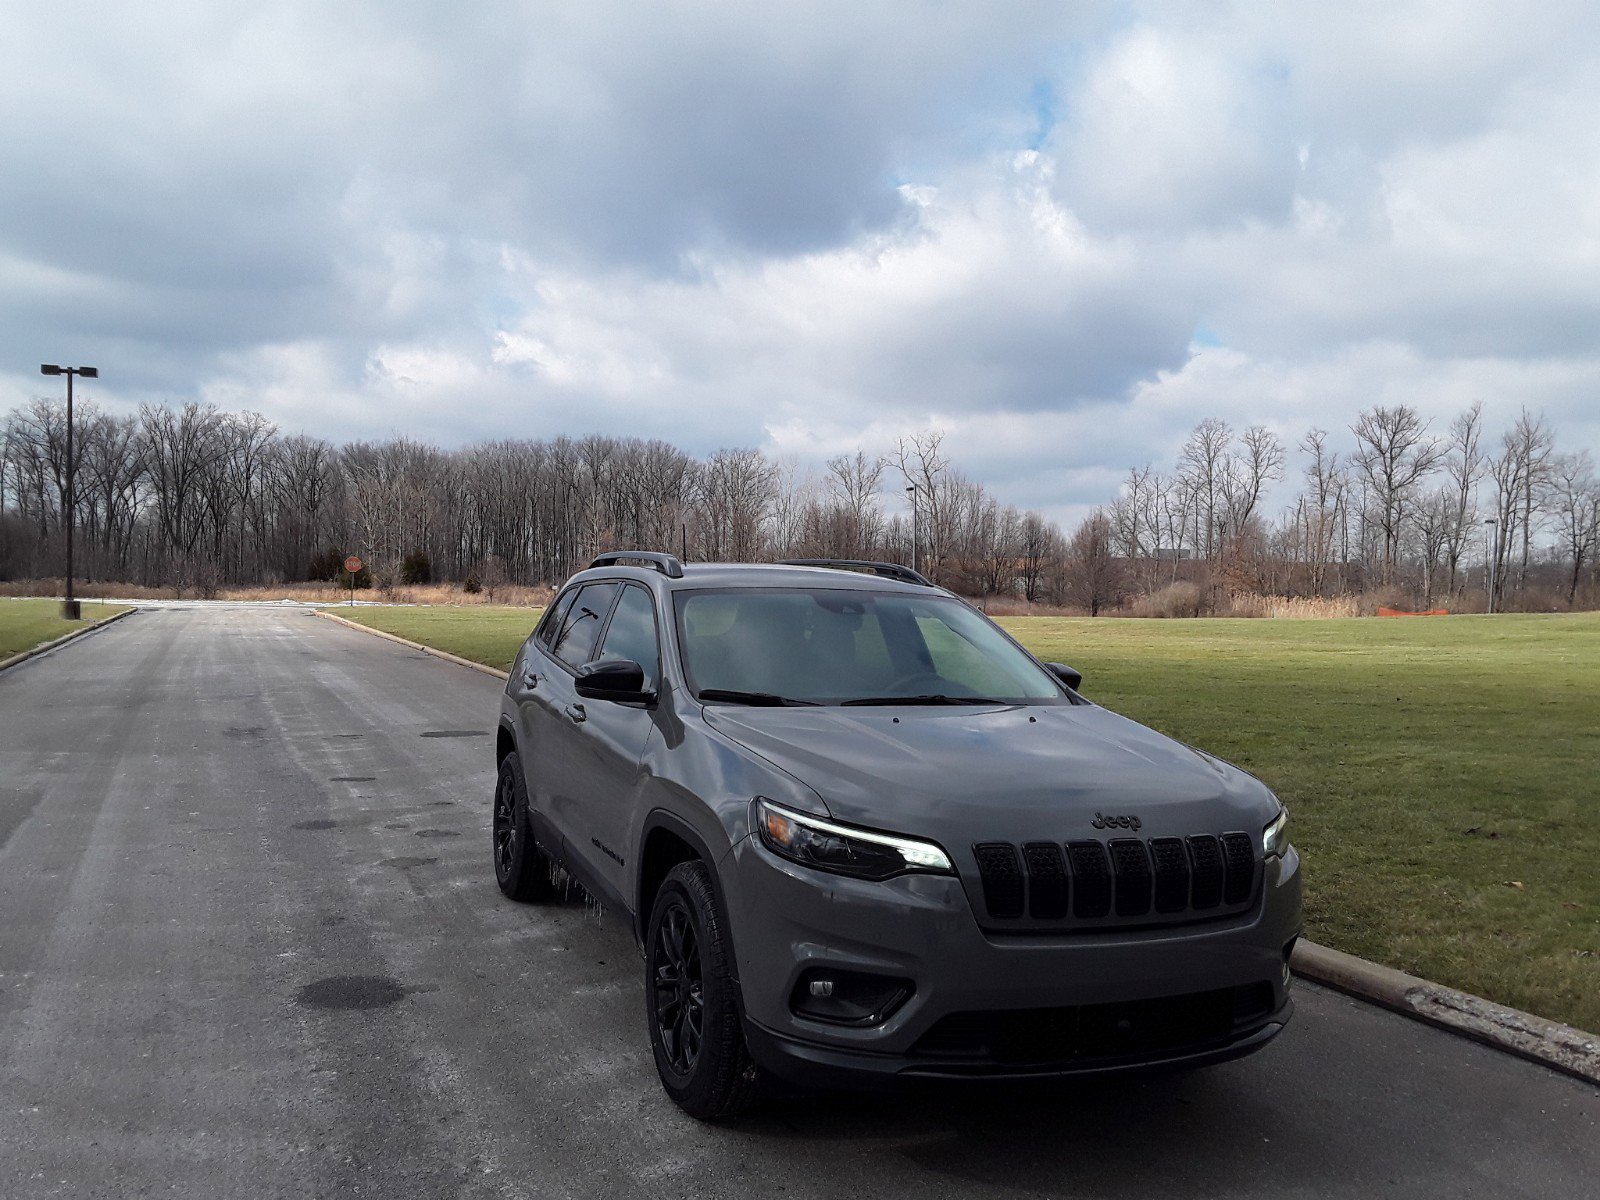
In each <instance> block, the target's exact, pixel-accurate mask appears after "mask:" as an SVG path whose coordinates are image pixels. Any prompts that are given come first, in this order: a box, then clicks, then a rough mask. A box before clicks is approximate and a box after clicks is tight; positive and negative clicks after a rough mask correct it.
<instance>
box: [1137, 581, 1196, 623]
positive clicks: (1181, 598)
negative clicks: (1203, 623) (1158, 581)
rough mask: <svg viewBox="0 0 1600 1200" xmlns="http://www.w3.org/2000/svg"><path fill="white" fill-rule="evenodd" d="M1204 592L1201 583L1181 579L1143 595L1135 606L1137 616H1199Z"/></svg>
mask: <svg viewBox="0 0 1600 1200" xmlns="http://www.w3.org/2000/svg"><path fill="white" fill-rule="evenodd" d="M1201 599H1202V593H1201V591H1200V585H1199V584H1197V583H1190V582H1189V581H1188V580H1187V579H1180V580H1178V582H1176V583H1169V584H1167V586H1166V587H1164V588H1162V589H1161V590H1160V591H1159V592H1152V593H1151V594H1150V595H1148V596H1141V597H1140V598H1139V600H1138V601H1137V602H1136V603H1135V604H1134V606H1133V615H1134V616H1136V617H1198V616H1199V615H1200V603H1201Z"/></svg>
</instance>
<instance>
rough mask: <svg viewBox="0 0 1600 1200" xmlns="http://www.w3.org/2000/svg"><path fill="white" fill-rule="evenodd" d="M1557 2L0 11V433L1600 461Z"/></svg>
mask: <svg viewBox="0 0 1600 1200" xmlns="http://www.w3.org/2000/svg"><path fill="white" fill-rule="evenodd" d="M1583 18H1584V6H1582V5H1578V4H1566V3H1551V4H1543V5H1517V6H1509V5H1508V6H1494V5H1482V6H1475V7H1474V8H1473V9H1472V10H1471V11H1470V12H1467V11H1464V10H1460V9H1458V8H1457V7H1454V6H1444V7H1441V6H1437V5H1432V4H1410V5H1355V6H1347V7H1343V8H1338V9H1329V10H1325V9H1320V8H1319V9H1312V10H1307V9H1299V10H1296V11H1293V12H1291V11H1290V10H1285V9H1281V8H1271V7H1269V8H1260V7H1257V6H1241V7H1239V8H1237V9H1233V8H1229V9H1219V8H1218V7H1217V6H1215V5H1212V4H1196V5H1160V6H1148V7H1146V6H1141V5H1132V6H1125V5H1110V4H1108V5H1105V6H1099V5H1094V6H1082V7H1079V6H1074V7H1073V9H1072V10H1071V12H1070V14H1069V15H1066V16H1063V15H1062V14H1061V11H1060V8H1059V6H1052V5H1042V4H1041V5H1031V4H1030V5H1005V6H1000V7H995V6H971V7H969V8H959V7H958V8H953V7H951V6H949V5H944V4H934V3H915V4H904V5H892V6H867V7H866V8H863V7H862V6H859V5H854V6H851V5H838V6H831V7H806V8H804V9H788V8H771V7H770V6H769V7H766V8H750V7H748V6H733V5H729V6H704V5H689V4H685V5H661V6H647V7H640V6H627V5H592V6H591V5H585V6H577V7H575V6H571V5H557V4H548V5H536V6H529V5H525V4H509V3H505V4H491V5H482V6H470V7H468V8H464V9H458V10H449V11H447V10H443V9H440V8H438V7H437V6H432V5H422V4H384V5H375V4H372V5H361V4H351V5H340V6H334V7H329V6H325V5H310V4H304V5H295V4H278V5H267V6H258V7H254V8H250V9H231V10H230V9H229V8H228V6H213V7H208V8H203V9H195V8H192V7H190V6H181V5H169V4H155V5H147V6H140V7H139V8H137V9H118V8H115V7H112V8H107V7H105V6H89V5H82V6H76V5H71V4H68V5H59V4H52V5H48V6H45V5H22V6H20V7H19V6H13V8H12V9H10V10H8V14H7V17H6V21H5V29H4V37H3V38H0V109H3V111H5V112H6V113H7V114H8V119H7V121H6V122H5V123H4V125H3V126H0V161H3V162H5V163H7V164H8V167H9V168H10V169H8V170H7V171H5V172H0V405H3V404H9V403H11V402H14V401H16V400H18V399H21V398H25V397H27V396H30V395H34V394H38V392H39V391H40V390H41V389H40V387H39V385H38V383H37V381H36V378H35V377H33V376H32V374H31V372H32V371H33V370H34V369H35V366H34V364H36V363H37V362H38V361H39V360H40V359H41V358H76V359H78V360H80V361H97V362H98V363H99V364H100V365H101V366H102V367H103V368H104V369H105V380H104V383H103V388H104V391H103V395H104V396H105V397H106V398H107V399H108V400H110V402H112V403H117V402H122V403H133V402H136V401H137V400H139V399H143V398H147V397H163V398H171V399H177V400H182V399H186V398H190V397H193V396H202V397H205V398H208V399H213V400H215V401H217V402H218V403H226V404H228V405H230V406H235V407H252V408H257V409H260V410H261V411H264V412H266V413H267V414H268V415H269V416H271V417H272V418H273V419H275V420H277V421H279V422H280V423H281V424H283V425H285V426H286V427H289V428H304V429H307V430H310V431H313V432H319V433H325V434H328V435H330V436H336V437H346V436H374V435H382V434H385V433H388V432H399V431H405V432H411V433H413V434H416V435H419V436H426V437H432V438H435V439H438V440H441V441H444V442H451V443H454V442H459V441H463V440H468V439H471V438H475V437H493V436H508V435H542V434H550V433H555V432H585V431H589V430H591V429H597V430H603V431H610V432H630V433H643V434H649V435H653V436H663V437H670V438H673V439H675V440H678V441H680V442H683V443H685V444H686V445H688V446H690V447H691V448H694V449H697V450H704V449H709V448H712V447H714V446H716V445H720V444H731V443H744V444H762V445H766V446H768V447H769V448H771V449H773V450H774V451H775V452H781V453H786V454H796V455H800V456H801V457H803V458H804V457H807V456H809V457H811V458H816V457H819V456H824V455H826V454H828V453H831V452H834V451H836V450H838V449H842V448H845V447H847V446H850V445H855V444H865V445H870V446H874V447H884V446H887V445H889V444H891V443H892V441H893V439H894V437H895V436H896V435H897V433H899V432H903V431H905V430H907V429H910V428H915V427H921V426H924V425H926V424H929V423H930V422H932V423H939V424H942V425H944V426H946V427H947V428H949V429H951V430H952V436H953V438H955V439H956V440H957V441H958V442H959V444H958V445H957V446H956V450H957V455H958V458H959V459H960V460H961V462H962V464H963V465H964V466H965V467H966V468H967V469H968V470H970V471H971V472H973V473H975V474H982V475H983V476H985V477H986V478H988V479H989V480H991V481H992V482H994V483H995V484H997V485H998V486H999V489H1000V491H1001V492H1002V494H1004V495H1006V496H1007V497H1008V498H1011V499H1015V500H1018V501H1020V502H1025V503H1030V504H1037V505H1041V506H1045V507H1051V508H1053V509H1055V510H1057V511H1060V512H1071V511H1077V507H1076V506H1079V505H1082V504H1085V503H1089V502H1091V501H1092V500H1093V499H1094V498H1096V497H1097V496H1101V495H1103V494H1104V492H1105V489H1106V487H1107V483H1108V480H1109V479H1112V478H1114V477H1115V475H1116V474H1119V473H1120V470H1121V469H1122V467H1123V466H1125V465H1127V464H1131V463H1133V462H1141V461H1144V460H1146V459H1154V460H1156V461H1158V462H1159V461H1164V460H1165V458H1167V457H1169V456H1170V454H1171V452H1172V450H1173V449H1174V448H1175V447H1176V445H1177V443H1178V442H1179V441H1180V440H1181V438H1182V436H1183V433H1184V431H1186V430H1187V428H1188V427H1189V426H1191V425H1192V424H1193V423H1194V422H1195V421H1197V420H1198V419H1200V418H1201V417H1202V416H1205V415H1209V414H1211V413H1216V414H1218V415H1222V416H1225V417H1226V418H1228V419H1230V420H1233V421H1234V422H1235V423H1238V424H1245V423H1249V422H1251V421H1254V420H1266V421H1270V422H1273V423H1274V424H1275V426H1280V425H1281V428H1282V431H1283V433H1284V435H1285V436H1286V437H1288V438H1293V437H1295V436H1298V432H1299V431H1300V430H1301V429H1302V428H1303V427H1304V426H1305V425H1306V424H1308V423H1311V422H1319V423H1322V424H1324V425H1329V426H1335V427H1337V426H1338V425H1340V424H1342V423H1344V422H1346V421H1348V420H1349V419H1350V418H1351V417H1353V415H1354V413H1355V411H1356V410H1357V409H1359V408H1360V407H1362V406H1363V405H1365V404H1367V403H1370V402H1372V401H1373V400H1376V399H1378V398H1383V397H1386V398H1389V399H1390V400H1391V401H1392V400H1397V399H1405V400H1407V402H1411V403H1416V404H1418V405H1419V406H1421V407H1423V408H1424V409H1425V410H1426V411H1429V412H1430V413H1434V414H1436V415H1437V416H1438V417H1439V419H1441V420H1443V419H1445V418H1446V417H1447V415H1448V412H1449V411H1451V410H1452V408H1453V407H1459V406H1461V405H1464V404H1465V403H1468V402H1470V400H1472V399H1477V398H1483V399H1485V400H1486V401H1487V402H1489V404H1490V407H1491V417H1492V418H1493V419H1494V420H1496V421H1498V422H1506V421H1509V420H1510V419H1511V418H1512V416H1514V413H1515V410H1516V409H1517V407H1519V406H1520V405H1522V404H1528V405H1529V406H1530V407H1534V408H1540V407H1543V408H1546V409H1548V410H1549V411H1550V413H1551V415H1552V417H1554V418H1556V419H1557V421H1558V423H1560V424H1561V425H1562V427H1563V429H1564V430H1565V431H1566V432H1567V434H1568V437H1569V439H1579V440H1582V441H1584V442H1587V443H1588V444H1590V445H1595V444H1600V416H1597V415H1596V413H1595V412H1594V406H1593V404H1592V403H1591V402H1590V401H1589V400H1587V399H1586V397H1588V396H1592V395H1593V394H1594V392H1593V386H1594V385H1595V384H1596V383H1597V382H1600V345H1597V338H1596V333H1595V330H1596V329H1597V328H1600V321H1597V318H1600V283H1597V282H1596V281H1597V280H1600V272H1597V271H1596V267H1597V265H1600V264H1597V263H1596V252H1595V249H1594V247H1595V246H1596V245H1600V215H1597V211H1596V209H1595V208H1594V204H1593V196H1594V195H1595V194H1596V192H1597V189H1600V135H1597V133H1596V131H1595V129H1594V125H1593V120H1592V114H1593V112H1594V111H1596V108H1597V107H1600V70H1597V69H1596V67H1597V65H1600V36H1597V35H1595V34H1594V33H1593V32H1592V31H1591V29H1590V25H1592V22H1586V21H1585V20H1584V19H1583ZM1197 329H1203V330H1206V331H1207V337H1206V338H1205V339H1203V341H1206V342H1210V341H1219V342H1220V343H1221V345H1220V346H1215V347H1213V346H1209V345H1196V344H1194V341H1193V339H1194V338H1195V334H1196V330H1197ZM1586 389H1587V390H1586Z"/></svg>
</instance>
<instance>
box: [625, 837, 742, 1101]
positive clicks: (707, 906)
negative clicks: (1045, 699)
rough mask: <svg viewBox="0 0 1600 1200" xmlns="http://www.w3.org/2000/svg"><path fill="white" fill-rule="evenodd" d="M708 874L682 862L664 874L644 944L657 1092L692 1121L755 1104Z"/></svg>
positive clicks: (727, 951) (729, 956) (729, 958)
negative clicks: (662, 1091)
mask: <svg viewBox="0 0 1600 1200" xmlns="http://www.w3.org/2000/svg"><path fill="white" fill-rule="evenodd" d="M714 888H715V885H714V884H713V882H712V878H711V872H710V871H708V870H707V869H706V866H705V864H704V863H701V862H684V863H679V864H678V865H677V866H675V867H673V868H672V870H671V871H669V872H667V877H666V879H665V880H664V881H663V882H662V884H661V890H660V891H658V892H657V893H656V899H655V904H654V906H653V907H652V908H651V911H650V925H649V928H648V931H647V934H646V939H645V946H646V951H645V1010H646V1013H647V1015H648V1019H649V1026H650V1045H651V1048H652V1049H653V1050H654V1051H655V1060H656V1072H657V1074H659V1075H660V1076H661V1086H662V1087H663V1088H665V1089H666V1092H667V1095H669V1096H671V1097H672V1100H673V1102H674V1103H675V1104H677V1105H678V1107H679V1108H681V1109H683V1111H684V1112H686V1113H688V1114H689V1115H690V1116H691V1117H697V1118H699V1119H700V1120H702V1121H714V1120H717V1119H718V1118H722V1117H731V1116H734V1115H736V1114H738V1113H740V1112H743V1111H744V1110H745V1109H746V1108H748V1107H749V1106H750V1104H751V1103H752V1102H753V1101H754V1099H755V1093H756V1083H757V1080H756V1066H755V1063H754V1062H752V1061H751V1059H750V1054H749V1051H748V1050H746V1048H745V1043H744V1026H743V1023H742V1021H741V1019H740V1016H739V1005H738V997H737V996H736V995H735V994H734V993H735V989H736V988H737V986H738V984H737V983H736V982H735V980H734V976H733V952H732V947H731V946H729V944H728V938H727V934H726V931H725V930H724V928H723V925H722V920H721V918H720V917H719V916H718V913H717V906H716V899H715V890H714Z"/></svg>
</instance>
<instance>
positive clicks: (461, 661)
mask: <svg viewBox="0 0 1600 1200" xmlns="http://www.w3.org/2000/svg"><path fill="white" fill-rule="evenodd" d="M313 615H314V616H318V617H323V618H326V619H327V620H329V621H337V622H339V624H341V625H347V626H349V627H350V628H351V629H359V630H360V631H361V632H362V633H370V634H371V635H372V636H373V637H381V638H387V639H388V640H389V641H391V642H398V643H399V644H400V645H402V646H409V647H410V648H411V649H413V650H421V651H422V652H423V653H424V654H431V655H433V656H434V657H435V658H442V659H444V660H445V662H453V663H455V664H457V665H458V666H463V667H471V668H472V669H473V670H474V671H482V672H483V673H484V674H485V675H493V676H494V677H495V678H496V679H509V678H511V673H510V672H509V671H501V670H498V669H497V668H495V667H486V666H484V665H483V664H482V663H481V662H473V661H472V660H471V659H470V658H462V657H461V656H460V655H459V654H450V653H448V652H446V651H444V650H439V649H437V648H435V647H433V646H424V645H423V644H422V643H421V642H413V641H411V640H410V639H409V638H403V637H400V636H399V635H397V634H393V633H385V632H384V631H383V630H381V629H373V628H372V627H371V626H370V625H362V624H361V623H360V622H358V621H350V620H346V619H345V618H344V617H341V616H339V615H338V614H337V613H331V612H328V611H327V610H326V609H321V608H319V609H317V610H315V612H314V613H313Z"/></svg>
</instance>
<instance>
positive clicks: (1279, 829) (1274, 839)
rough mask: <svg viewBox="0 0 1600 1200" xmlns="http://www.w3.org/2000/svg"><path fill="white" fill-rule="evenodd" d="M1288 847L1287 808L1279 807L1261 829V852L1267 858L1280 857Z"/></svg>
mask: <svg viewBox="0 0 1600 1200" xmlns="http://www.w3.org/2000/svg"><path fill="white" fill-rule="evenodd" d="M1288 848H1289V810H1288V809H1287V808H1284V809H1279V810H1278V815H1277V817H1275V818H1274V819H1273V822H1272V824H1271V825H1268V826H1267V827H1266V828H1265V829H1264V830H1262V831H1261V852H1262V853H1263V854H1265V855H1266V856H1267V857H1268V858H1280V857H1282V855H1283V852H1284V851H1285V850H1287V849H1288Z"/></svg>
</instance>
